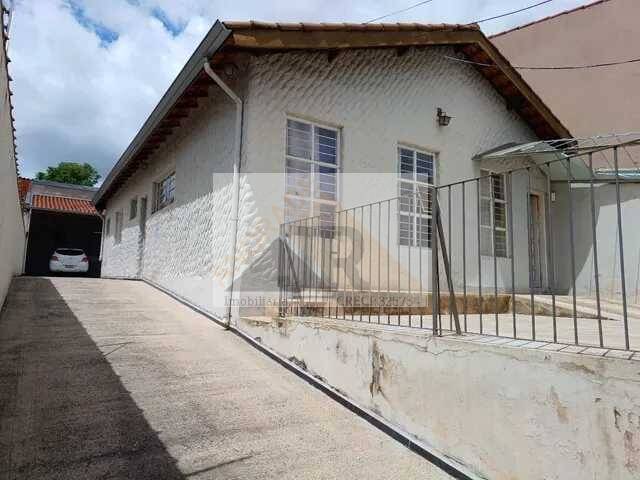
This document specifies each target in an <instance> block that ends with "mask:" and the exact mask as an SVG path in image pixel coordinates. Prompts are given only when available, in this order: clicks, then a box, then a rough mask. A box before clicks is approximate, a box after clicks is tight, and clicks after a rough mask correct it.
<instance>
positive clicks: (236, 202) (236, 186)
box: [204, 60, 244, 329]
mask: <svg viewBox="0 0 640 480" xmlns="http://www.w3.org/2000/svg"><path fill="white" fill-rule="evenodd" d="M204 71H205V72H207V75H209V76H210V77H211V79H212V80H213V81H214V82H216V84H217V85H218V86H219V87H220V88H221V89H222V90H223V91H224V93H226V94H227V96H228V97H229V98H231V100H233V102H234V103H235V104H236V132H235V142H234V154H235V155H234V159H233V180H232V189H233V197H232V203H231V219H230V220H231V248H230V250H231V251H230V259H229V270H230V272H231V285H230V287H229V308H228V310H227V323H226V328H227V329H229V327H230V326H231V312H232V307H233V287H234V285H233V283H234V279H235V275H236V249H237V246H238V216H239V209H240V159H241V158H242V117H243V115H244V104H243V102H242V100H241V99H240V97H238V95H236V94H235V92H234V91H233V90H231V88H230V87H229V86H228V85H227V84H226V83H224V81H223V80H222V79H221V78H220V77H219V76H218V75H217V74H216V73H215V72H214V71H213V69H212V68H211V65H209V61H208V60H205V62H204Z"/></svg>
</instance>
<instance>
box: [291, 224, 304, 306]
mask: <svg viewBox="0 0 640 480" xmlns="http://www.w3.org/2000/svg"><path fill="white" fill-rule="evenodd" d="M295 226H296V228H295V236H296V248H295V250H294V251H293V252H294V255H296V257H297V258H296V259H295V260H294V261H295V262H296V263H297V264H298V267H297V268H295V267H294V268H295V275H296V279H298V282H296V283H297V285H296V297H297V300H296V315H297V316H299V315H300V297H301V293H302V288H303V287H304V285H300V262H301V258H302V253H301V248H300V247H301V244H302V236H301V235H300V222H299V221H296V222H295Z"/></svg>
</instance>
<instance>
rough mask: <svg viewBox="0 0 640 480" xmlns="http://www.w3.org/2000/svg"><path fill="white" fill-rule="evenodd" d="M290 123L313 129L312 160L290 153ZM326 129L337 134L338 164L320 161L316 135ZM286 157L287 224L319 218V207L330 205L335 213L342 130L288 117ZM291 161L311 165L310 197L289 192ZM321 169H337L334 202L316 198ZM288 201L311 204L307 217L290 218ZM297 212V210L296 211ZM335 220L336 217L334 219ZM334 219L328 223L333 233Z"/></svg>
mask: <svg viewBox="0 0 640 480" xmlns="http://www.w3.org/2000/svg"><path fill="white" fill-rule="evenodd" d="M289 121H293V122H299V123H303V124H306V125H309V126H310V127H311V158H310V159H309V158H304V157H300V156H297V155H291V154H290V153H289V151H288V147H289ZM319 128H321V129H324V130H330V131H332V132H335V134H336V152H335V158H336V162H335V163H329V162H323V161H322V160H319V159H318V156H319V148H318V145H319V143H318V136H317V134H316V129H319ZM284 157H285V164H284V172H285V185H284V192H285V195H284V196H285V212H284V218H285V222H288V221H295V220H300V219H303V218H308V217H314V216H318V215H320V212H318V211H316V210H315V208H316V206H318V205H330V206H332V207H333V211H334V212H335V210H336V208H337V206H338V203H339V197H340V171H341V162H342V158H341V157H342V155H341V132H340V129H339V128H337V127H333V126H331V125H327V124H324V123H319V122H315V121H310V120H306V119H303V118H297V117H293V116H287V117H286V122H285V148H284ZM289 160H293V161H296V162H304V163H306V164H309V165H310V168H309V170H310V174H309V175H310V178H309V195H308V196H305V195H297V194H294V193H290V192H289V183H288V182H289V178H288V175H289V174H288V173H287V164H288V161H289ZM320 167H325V168H331V169H335V198H334V199H333V200H329V199H326V198H320V196H318V197H316V193H317V191H318V190H319V188H318V184H319V183H320V182H319V181H318V177H319V175H320V173H319V171H317V170H318V169H319V168H320ZM288 200H292V201H296V200H303V201H307V202H308V203H309V207H308V210H307V212H306V215H305V216H302V217H296V218H292V217H290V213H289V211H288ZM296 211H297V210H296ZM334 218H335V217H334ZM334 218H333V219H332V220H331V222H327V224H328V225H329V224H330V228H331V231H333V223H334Z"/></svg>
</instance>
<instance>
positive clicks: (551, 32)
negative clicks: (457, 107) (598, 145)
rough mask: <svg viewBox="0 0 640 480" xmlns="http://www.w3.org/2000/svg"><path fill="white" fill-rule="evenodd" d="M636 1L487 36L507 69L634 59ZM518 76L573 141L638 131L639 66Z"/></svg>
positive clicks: (638, 39) (639, 39)
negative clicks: (547, 106) (507, 61)
mask: <svg viewBox="0 0 640 480" xmlns="http://www.w3.org/2000/svg"><path fill="white" fill-rule="evenodd" d="M638 18H640V2H638V1H637V0H605V1H603V2H597V3H596V4H595V5H593V6H588V7H587V8H580V9H577V10H575V11H570V12H569V13H566V14H562V15H558V16H556V17H553V18H550V19H547V20H543V21H541V22H537V23H534V24H531V25H529V26H523V27H521V28H518V29H516V30H511V31H508V32H505V33H503V34H498V35H495V36H493V37H491V41H492V42H493V43H494V44H495V45H496V46H497V47H498V48H499V49H500V51H501V52H502V53H503V54H504V55H505V56H506V57H507V59H508V60H509V61H510V62H511V64H512V65H525V66H528V65H531V66H553V65H590V64H596V63H605V62H615V61H621V60H628V59H633V58H637V57H638V49H637V45H638V44H639V43H640V28H639V27H638ZM520 74H521V75H522V76H523V78H524V79H525V80H526V81H527V82H528V83H529V85H531V86H532V87H533V89H534V90H535V91H536V93H538V95H540V97H541V98H542V99H543V100H544V101H545V103H546V104H547V105H549V107H550V108H551V110H552V111H553V112H554V113H555V114H556V115H557V116H558V118H559V119H560V120H561V121H562V122H563V123H564V125H565V126H566V127H567V128H568V129H569V131H570V132H571V133H572V134H573V135H574V136H576V137H585V136H591V135H599V134H606V133H624V132H632V131H637V130H638V129H639V128H640V89H638V77H640V63H630V64H627V65H619V66H614V67H605V68H592V69H580V70H563V71H558V70H521V71H520Z"/></svg>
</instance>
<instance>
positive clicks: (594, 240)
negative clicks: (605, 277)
mask: <svg viewBox="0 0 640 480" xmlns="http://www.w3.org/2000/svg"><path fill="white" fill-rule="evenodd" d="M589 193H590V199H591V241H592V243H593V270H594V272H593V279H594V281H595V285H596V311H597V312H598V338H599V340H600V346H601V347H604V336H603V334H602V309H601V306H600V273H599V271H598V235H597V230H596V227H597V224H596V200H595V191H594V186H593V154H592V153H590V154H589Z"/></svg>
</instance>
